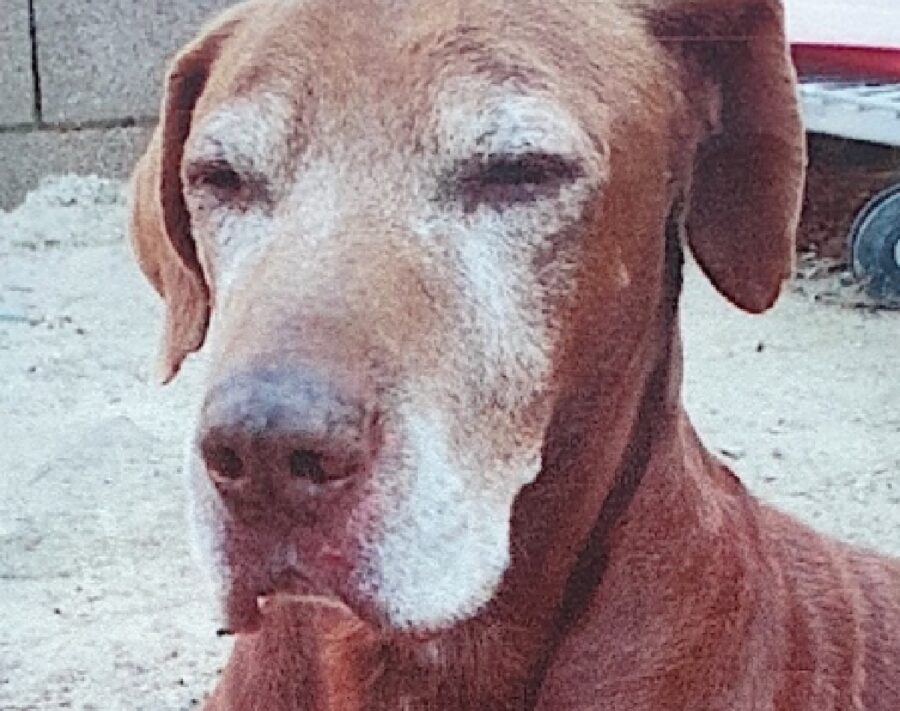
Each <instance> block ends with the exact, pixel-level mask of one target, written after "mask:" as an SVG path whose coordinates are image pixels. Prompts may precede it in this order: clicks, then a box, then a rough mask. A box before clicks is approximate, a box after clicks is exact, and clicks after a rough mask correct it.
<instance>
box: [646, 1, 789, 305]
mask: <svg viewBox="0 0 900 711" xmlns="http://www.w3.org/2000/svg"><path fill="white" fill-rule="evenodd" d="M644 8H645V13H646V15H647V17H648V20H649V22H650V26H651V29H652V31H653V33H654V34H655V36H656V37H657V38H658V39H659V40H660V42H662V44H663V45H664V46H665V47H666V48H667V49H668V50H669V51H670V52H671V53H672V54H673V55H675V56H676V57H677V58H678V60H679V63H680V65H681V67H682V68H683V71H684V74H683V81H684V84H685V86H684V90H685V93H686V95H687V96H688V99H689V100H691V101H692V103H693V109H694V111H695V112H698V113H697V114H696V115H697V116H698V117H700V119H701V122H704V123H706V124H707V129H706V131H705V133H706V135H705V137H704V138H703V139H702V140H701V142H700V145H699V146H698V148H697V153H696V157H695V160H694V165H693V175H692V177H691V178H690V186H689V200H688V202H687V205H686V209H687V214H686V216H685V228H686V232H687V239H688V243H689V245H690V247H691V250H692V251H693V253H694V256H695V257H696V259H697V261H698V263H699V264H700V267H701V268H702V269H703V271H704V272H705V273H706V275H707V276H708V277H709V279H710V280H711V281H712V282H713V284H714V285H715V286H716V288H717V289H718V290H719V291H720V292H721V293H722V294H723V295H725V296H726V297H727V298H728V299H729V300H730V301H732V302H733V303H734V304H736V305H737V306H740V307H741V308H743V309H745V310H747V311H751V312H754V313H759V312H761V311H764V310H766V309H767V308H769V307H770V306H771V305H772V304H773V303H774V302H775V300H776V299H777V297H778V293H779V291H780V289H781V284H782V282H783V281H784V280H785V279H786V278H788V277H789V276H790V274H791V271H792V269H793V265H794V233H795V230H796V227H797V222H798V220H799V214H800V205H801V198H802V190H803V181H804V172H805V166H806V155H805V138H804V132H803V126H802V122H801V118H800V110H799V105H798V101H797V96H796V86H795V83H796V75H795V71H794V68H793V65H792V64H791V60H790V55H789V53H788V48H787V43H786V40H785V33H784V17H783V10H782V6H781V3H780V2H779V0H651V2H647V3H645V4H644Z"/></svg>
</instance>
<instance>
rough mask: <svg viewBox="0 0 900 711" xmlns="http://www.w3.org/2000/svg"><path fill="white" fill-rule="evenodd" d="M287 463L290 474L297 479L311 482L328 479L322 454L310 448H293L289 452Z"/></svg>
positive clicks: (319, 482) (318, 482)
mask: <svg viewBox="0 0 900 711" xmlns="http://www.w3.org/2000/svg"><path fill="white" fill-rule="evenodd" d="M289 464H290V470H291V475H292V476H295V477H297V478H298V479H309V480H310V481H311V482H312V483H313V484H324V483H326V482H327V481H328V474H327V473H326V472H325V466H324V464H323V463H322V455H321V454H319V453H317V452H313V451H312V450H311V449H295V450H294V451H293V452H291V455H290V461H289Z"/></svg>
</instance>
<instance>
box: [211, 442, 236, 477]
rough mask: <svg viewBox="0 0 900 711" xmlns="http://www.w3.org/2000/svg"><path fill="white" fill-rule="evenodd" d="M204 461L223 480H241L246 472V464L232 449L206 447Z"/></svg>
mask: <svg viewBox="0 0 900 711" xmlns="http://www.w3.org/2000/svg"><path fill="white" fill-rule="evenodd" d="M203 459H204V461H205V462H206V467H207V468H208V469H209V470H210V472H212V473H215V474H217V475H218V476H220V477H222V478H223V479H239V478H240V477H241V476H242V474H243V470H244V462H243V460H242V459H241V457H240V455H238V453H237V452H236V451H234V450H233V449H232V448H231V447H225V446H222V445H219V446H210V447H208V446H204V447H203Z"/></svg>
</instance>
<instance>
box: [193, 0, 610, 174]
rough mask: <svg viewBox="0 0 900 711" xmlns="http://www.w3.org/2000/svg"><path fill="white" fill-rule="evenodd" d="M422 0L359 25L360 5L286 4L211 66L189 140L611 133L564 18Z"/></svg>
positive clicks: (264, 149)
mask: <svg viewBox="0 0 900 711" xmlns="http://www.w3.org/2000/svg"><path fill="white" fill-rule="evenodd" d="M438 5H439V6H442V5H443V4H438ZM415 7H416V4H415V3H413V4H410V7H409V9H408V10H407V11H401V10H396V11H395V14H394V16H393V17H392V18H389V21H391V22H392V23H393V24H392V25H391V27H390V31H379V30H378V27H377V25H378V16H377V15H376V16H374V17H371V18H369V21H370V23H371V25H372V26H370V27H368V28H366V29H367V30H368V31H366V32H363V31H361V30H359V28H356V29H354V25H356V24H358V18H356V19H355V20H352V21H351V20H348V19H347V17H349V16H347V17H344V18H343V19H344V20H346V21H345V22H341V20H342V16H341V15H340V13H336V11H335V10H334V9H333V8H332V11H331V12H330V13H324V16H323V14H322V13H321V12H320V13H316V14H312V15H311V14H309V13H300V12H299V11H295V13H294V14H293V15H291V16H290V17H285V18H283V22H282V23H281V24H279V25H278V26H270V27H269V28H268V30H267V31H266V32H264V33H262V34H261V35H260V36H258V37H256V38H255V39H254V41H253V42H252V44H251V45H250V46H249V47H248V46H242V47H241V50H240V52H238V53H235V54H234V55H232V56H225V57H223V58H221V59H220V61H219V62H218V63H217V66H216V67H214V68H213V72H214V77H213V79H212V80H211V81H210V84H209V89H208V91H207V92H206V94H205V95H204V97H203V98H202V99H201V101H200V103H199V105H198V107H197V114H196V117H197V120H196V121H195V127H199V128H202V130H201V131H200V133H201V136H195V137H193V140H192V142H193V143H194V144H195V145H196V144H197V142H198V140H199V139H201V138H202V139H203V142H205V143H206V144H207V145H206V147H205V148H204V149H203V150H202V151H201V152H202V153H211V152H214V151H215V150H216V149H217V146H216V145H215V144H216V143H218V150H221V151H222V152H223V153H227V154H228V155H229V156H231V157H232V159H234V158H235V157H237V158H238V159H240V156H251V155H252V156H265V155H274V154H276V153H279V152H281V153H283V152H284V146H288V147H289V148H290V149H292V150H291V152H292V153H293V152H297V151H300V150H303V149H305V148H307V143H308V141H309V140H310V139H311V137H318V138H319V139H320V140H324V141H334V140H340V141H345V142H347V141H352V140H364V141H367V142H369V143H372V142H376V141H377V140H378V139H379V138H381V139H386V140H387V141H389V142H390V144H391V146H392V147H393V148H400V147H405V148H406V149H407V150H411V151H412V150H422V149H424V150H429V149H432V150H436V151H437V152H440V153H442V154H448V153H450V154H452V153H455V152H459V153H471V152H474V151H480V152H484V153H490V152H495V151H504V152H522V151H527V150H529V149H530V148H532V147H534V146H539V147H540V149H541V150H544V151H553V152H557V153H561V154H566V153H573V154H574V153H579V152H581V153H584V152H585V151H586V150H588V149H589V147H590V145H593V146H594V147H596V146H597V144H598V143H600V142H602V136H601V134H602V129H603V125H604V121H603V119H604V116H603V110H602V107H601V106H599V105H598V103H597V102H596V96H594V97H591V101H590V102H587V101H585V98H584V96H585V93H586V92H587V91H590V89H591V88H592V87H591V86H590V81H591V71H590V68H589V67H588V66H587V64H588V63H587V62H586V60H585V58H584V56H583V55H584V54H585V53H584V52H583V51H579V49H578V45H577V43H576V42H573V41H571V38H570V41H569V44H568V45H567V46H566V47H565V49H562V48H561V46H560V45H561V44H562V43H563V40H562V38H560V37H558V36H557V35H560V34H562V33H561V32H560V31H559V29H558V28H557V29H556V30H553V29H552V28H550V29H548V28H544V29H543V30H542V29H541V28H539V27H537V26H536V23H535V22H528V23H524V24H516V23H513V22H509V23H506V24H505V25H504V24H503V23H502V22H498V21H497V18H492V19H491V20H490V21H487V22H484V23H483V24H474V20H472V18H468V19H467V18H465V17H463V18H462V19H467V21H466V22H461V18H460V16H458V15H459V13H456V14H454V13H453V12H448V11H447V10H446V8H444V9H443V10H438V11H437V14H439V15H440V14H441V12H443V14H444V15H445V17H438V18H434V17H431V18H429V19H428V21H419V19H418V18H419V12H417V11H416V10H415ZM382 19H383V20H384V18H382ZM385 21H388V20H385ZM242 44H243V43H242ZM587 103H590V104H591V111H590V113H588V112H586V111H585V106H586V104H587ZM229 143H230V144H231V145H230V144H229Z"/></svg>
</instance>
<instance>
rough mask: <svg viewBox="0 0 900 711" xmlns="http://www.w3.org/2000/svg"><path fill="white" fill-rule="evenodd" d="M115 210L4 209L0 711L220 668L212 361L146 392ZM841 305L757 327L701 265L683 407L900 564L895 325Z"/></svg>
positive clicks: (104, 199) (125, 697) (38, 201)
mask: <svg viewBox="0 0 900 711" xmlns="http://www.w3.org/2000/svg"><path fill="white" fill-rule="evenodd" d="M124 214H125V207H124V203H123V200H122V195H121V186H120V185H119V184H118V183H111V182H105V181H101V180H97V179H90V180H87V179H80V180H75V179H56V180H53V181H50V182H48V183H47V184H46V185H45V186H44V187H43V189H42V190H40V191H39V192H37V193H34V194H32V195H31V196H30V197H29V199H28V201H27V202H26V203H25V205H24V206H22V207H21V208H19V209H18V210H17V211H16V212H14V213H9V214H5V213H2V212H0V373H2V374H0V404H2V406H0V432H2V437H0V442H2V444H0V620H3V622H2V624H0V709H4V710H5V711H12V710H13V709H19V710H21V709H62V708H65V709H70V708H71V709H96V710H98V711H115V710H118V709H123V710H124V709H128V710H129V711H135V710H136V709H147V710H148V711H149V710H151V709H152V710H153V711H174V710H182V709H190V708H193V707H194V706H196V705H197V703H198V700H199V699H202V697H203V694H204V692H205V691H207V690H208V689H209V688H210V687H211V685H212V683H213V681H214V677H215V674H216V671H217V669H218V668H219V667H220V666H221V664H222V662H223V660H224V657H225V654H226V653H227V646H228V642H227V641H220V640H217V639H216V637H215V634H214V630H215V625H214V622H213V618H212V614H211V605H210V602H209V599H208V597H207V591H206V588H205V581H204V578H203V575H202V573H201V572H200V571H199V569H198V568H197V567H196V566H195V565H194V562H193V560H192V558H191V555H190V553H189V546H188V542H187V532H186V529H185V524H184V515H183V503H184V492H183V488H182V481H181V473H180V471H179V469H180V452H181V449H182V439H183V437H184V434H185V427H186V423H187V422H188V420H189V415H190V411H191V407H192V402H193V401H194V398H195V396H196V393H197V391H198V385H199V382H200V376H201V373H200V371H201V370H202V359H197V358H195V359H194V362H193V363H191V364H190V365H189V366H188V367H187V369H186V372H185V374H184V375H183V376H182V377H181V378H180V379H179V380H178V381H177V382H176V383H175V384H174V385H172V386H170V387H168V388H165V389H160V388H158V387H157V386H156V385H155V384H154V383H153V380H152V376H151V372H152V356H153V354H154V353H155V349H156V342H157V328H158V324H159V316H160V308H159V304H158V303H157V301H156V299H155V295H153V294H152V292H151V291H150V289H149V287H148V286H147V285H146V284H145V283H144V282H143V280H142V278H141V277H140V275H139V273H138V271H137V269H136V267H135V266H134V265H133V263H132V261H131V258H130V255H129V252H128V247H127V243H126V242H125V241H124V239H123V221H124ZM807 271H809V270H807ZM839 292H840V285H839V284H838V285H837V286H835V283H834V282H833V281H832V282H829V281H828V280H827V279H826V280H824V281H819V282H815V283H813V282H810V280H805V281H798V282H797V283H796V284H795V285H794V287H793V288H792V289H791V290H790V291H789V293H787V294H786V296H785V297H784V298H783V299H782V301H781V302H780V304H779V306H778V307H777V308H776V309H775V310H774V311H773V312H771V313H770V314H768V315H766V316H764V317H749V316H745V315H743V314H740V313H739V312H738V311H736V310H734V309H732V308H730V307H729V306H727V304H725V302H723V301H722V300H721V299H720V298H719V297H718V296H717V295H716V294H715V293H714V292H713V291H712V290H711V289H710V287H709V286H708V285H707V284H706V283H705V282H704V281H703V280H702V279H701V278H700V277H699V276H698V275H697V274H696V272H695V271H694V270H691V272H690V274H689V278H688V283H687V288H686V294H685V299H684V331H685V341H686V358H687V369H686V381H687V382H686V400H687V405H688V408H689V410H690V411H691V413H692V414H693V416H694V418H695V422H696V424H697V426H698V428H699V430H700V432H701V434H702V436H703V437H704V439H705V440H706V441H707V443H708V444H709V445H710V446H711V447H712V448H714V449H716V450H718V451H719V452H720V453H722V455H723V456H724V457H726V458H727V459H728V460H729V461H730V462H731V463H732V465H733V466H734V467H735V468H736V469H737V471H738V472H740V474H741V476H742V478H743V480H744V481H745V482H746V483H747V485H748V486H749V487H750V488H751V489H752V490H753V491H754V492H755V493H756V494H758V495H759V496H760V497H762V498H763V499H766V500H768V501H772V502H775V503H776V504H778V505H780V506H782V507H783V508H785V509H788V510H790V511H792V512H794V513H796V514H797V515H799V516H801V517H802V518H804V519H806V520H807V521H809V522H810V523H811V524H812V525H813V526H815V527H816V528H818V529H820V530H822V531H827V532H830V533H832V534H835V535H837V536H840V537H843V538H846V539H849V540H852V541H855V542H858V543H862V544H865V545H869V546H873V547H875V548H879V549H881V550H884V551H888V552H892V553H894V554H900V475H898V473H900V377H898V371H897V352H898V351H897V349H898V337H900V313H896V312H894V313H892V312H885V311H883V312H876V311H873V310H871V309H866V308H847V307H846V303H845V302H843V301H842V299H841V298H840V293H839ZM823 295H824V297H823ZM851 301H852V300H851ZM842 304H844V306H842Z"/></svg>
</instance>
